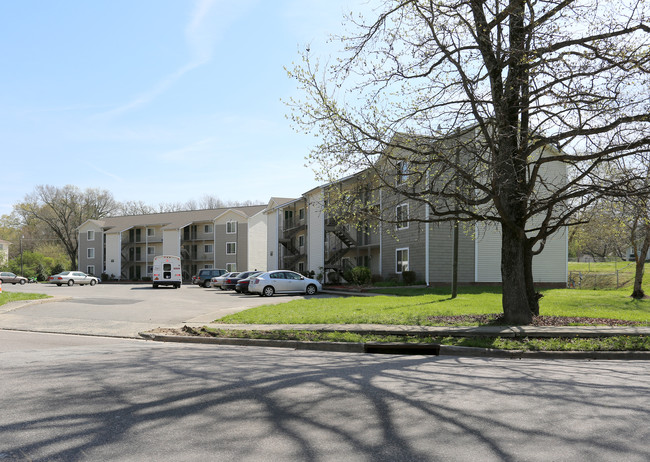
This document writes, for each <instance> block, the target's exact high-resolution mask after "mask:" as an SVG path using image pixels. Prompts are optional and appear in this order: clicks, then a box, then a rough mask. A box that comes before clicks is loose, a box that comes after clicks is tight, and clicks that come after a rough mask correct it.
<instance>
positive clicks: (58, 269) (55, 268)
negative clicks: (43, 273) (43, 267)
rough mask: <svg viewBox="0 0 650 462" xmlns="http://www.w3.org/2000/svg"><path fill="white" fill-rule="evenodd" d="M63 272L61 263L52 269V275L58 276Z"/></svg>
mask: <svg viewBox="0 0 650 462" xmlns="http://www.w3.org/2000/svg"><path fill="white" fill-rule="evenodd" d="M63 271H65V268H64V267H63V265H62V264H61V263H57V264H56V265H54V266H53V267H52V274H59V273H62V272H63Z"/></svg>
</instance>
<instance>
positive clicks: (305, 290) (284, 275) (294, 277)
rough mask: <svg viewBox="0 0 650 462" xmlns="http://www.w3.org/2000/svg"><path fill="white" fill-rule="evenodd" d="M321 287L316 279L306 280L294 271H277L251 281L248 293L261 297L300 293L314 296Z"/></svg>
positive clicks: (263, 274)
mask: <svg viewBox="0 0 650 462" xmlns="http://www.w3.org/2000/svg"><path fill="white" fill-rule="evenodd" d="M322 289H323V286H322V285H321V283H320V282H318V281H317V280H316V279H310V278H306V277H305V276H303V275H302V274H299V273H296V272H295V271H286V270H277V271H267V272H266V273H262V274H260V275H258V276H257V277H255V278H254V279H252V280H251V282H250V284H249V285H248V291H249V292H250V293H253V294H259V295H261V296H262V297H271V296H272V295H273V294H276V293H277V294H288V293H301V294H307V295H314V294H316V293H317V292H319V291H320V290H322Z"/></svg>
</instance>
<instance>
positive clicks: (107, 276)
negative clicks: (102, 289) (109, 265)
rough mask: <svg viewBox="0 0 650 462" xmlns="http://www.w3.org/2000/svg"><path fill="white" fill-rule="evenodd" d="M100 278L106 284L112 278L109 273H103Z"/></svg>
mask: <svg viewBox="0 0 650 462" xmlns="http://www.w3.org/2000/svg"><path fill="white" fill-rule="evenodd" d="M99 277H100V279H101V280H102V282H106V281H108V280H109V279H110V278H111V277H110V276H109V275H108V274H107V273H102V274H100V275H99Z"/></svg>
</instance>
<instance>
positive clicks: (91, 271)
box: [86, 265, 95, 276]
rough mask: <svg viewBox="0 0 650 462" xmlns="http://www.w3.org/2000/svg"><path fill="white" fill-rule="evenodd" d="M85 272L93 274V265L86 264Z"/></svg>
mask: <svg viewBox="0 0 650 462" xmlns="http://www.w3.org/2000/svg"><path fill="white" fill-rule="evenodd" d="M86 274H92V275H93V276H94V275H95V265H88V266H86Z"/></svg>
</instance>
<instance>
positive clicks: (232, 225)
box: [226, 221, 237, 234]
mask: <svg viewBox="0 0 650 462" xmlns="http://www.w3.org/2000/svg"><path fill="white" fill-rule="evenodd" d="M236 232H237V222H236V221H229V222H227V223H226V234H235V233H236Z"/></svg>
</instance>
